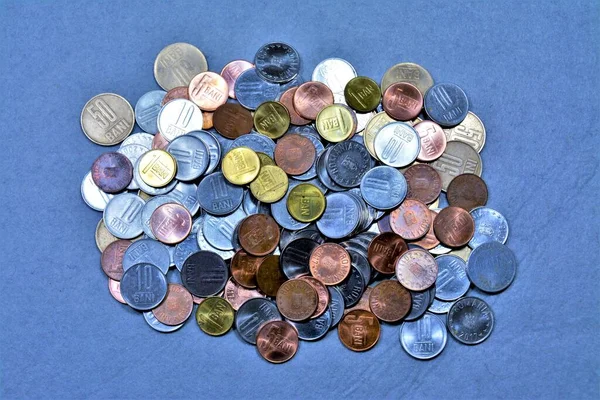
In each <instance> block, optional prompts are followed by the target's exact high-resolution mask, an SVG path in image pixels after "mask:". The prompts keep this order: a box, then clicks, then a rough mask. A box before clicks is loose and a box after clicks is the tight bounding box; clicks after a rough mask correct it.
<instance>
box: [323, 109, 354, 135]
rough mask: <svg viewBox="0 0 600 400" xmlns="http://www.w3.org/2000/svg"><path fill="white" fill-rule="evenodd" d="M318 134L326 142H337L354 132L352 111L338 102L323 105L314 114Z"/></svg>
mask: <svg viewBox="0 0 600 400" xmlns="http://www.w3.org/2000/svg"><path fill="white" fill-rule="evenodd" d="M316 127H317V131H318V132H319V135H321V137H322V138H323V139H325V140H327V141H328V142H332V143H337V142H342V141H344V140H346V139H348V138H350V137H351V136H352V135H354V133H356V125H355V124H354V122H353V117H352V112H351V111H350V110H349V109H348V108H346V107H343V106H342V105H340V104H332V105H328V106H325V107H324V108H323V109H322V110H321V111H320V112H319V113H318V114H317V116H316Z"/></svg>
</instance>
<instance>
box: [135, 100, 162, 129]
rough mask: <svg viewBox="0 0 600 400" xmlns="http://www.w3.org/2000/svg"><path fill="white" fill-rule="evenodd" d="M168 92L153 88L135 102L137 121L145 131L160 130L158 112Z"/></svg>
mask: <svg viewBox="0 0 600 400" xmlns="http://www.w3.org/2000/svg"><path fill="white" fill-rule="evenodd" d="M166 94H167V92H165V91H163V90H153V91H150V92H147V93H145V94H144V95H142V97H140V99H139V100H138V101H137V103H135V121H136V122H137V124H138V125H139V126H140V128H142V130H143V131H145V132H152V133H156V132H158V124H157V119H158V112H159V111H160V108H161V107H162V101H163V99H164V97H165V95H166Z"/></svg>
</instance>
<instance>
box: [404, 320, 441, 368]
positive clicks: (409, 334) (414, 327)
mask: <svg viewBox="0 0 600 400" xmlns="http://www.w3.org/2000/svg"><path fill="white" fill-rule="evenodd" d="M447 341H448V335H447V333H446V326H445V325H444V323H443V322H442V320H441V319H440V318H438V317H437V316H435V315H433V314H430V313H426V314H425V315H423V317H421V318H419V319H418V320H416V321H410V322H408V321H407V322H404V323H403V324H402V327H401V328H400V343H401V344H402V348H403V349H404V351H406V352H407V353H408V354H409V355H410V356H412V357H414V358H416V359H419V360H429V359H431V358H434V357H435V356H437V355H438V354H440V353H441V352H442V350H444V347H446V342H447Z"/></svg>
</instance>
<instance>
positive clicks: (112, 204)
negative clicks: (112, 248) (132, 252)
mask: <svg viewBox="0 0 600 400" xmlns="http://www.w3.org/2000/svg"><path fill="white" fill-rule="evenodd" d="M144 204H145V203H144V200H142V199H141V198H140V197H139V196H136V195H135V194H132V193H121V194H118V195H116V196H115V197H113V198H112V199H110V201H109V202H108V204H107V205H106V208H105V209H104V214H103V219H104V225H105V226H106V229H108V231H109V232H110V233H112V234H113V235H114V236H116V237H118V238H119V239H133V238H134V237H136V236H138V235H140V234H141V233H142V232H143V229H142V219H141V212H142V208H143V207H144Z"/></svg>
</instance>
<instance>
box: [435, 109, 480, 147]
mask: <svg viewBox="0 0 600 400" xmlns="http://www.w3.org/2000/svg"><path fill="white" fill-rule="evenodd" d="M444 133H445V135H446V140H447V141H451V140H457V141H459V142H463V143H466V144H468V145H469V146H471V147H472V148H473V149H475V151H477V152H478V153H479V152H481V149H483V146H484V145H485V126H483V122H481V120H480V119H479V117H478V116H477V115H475V114H474V113H473V112H471V111H469V112H468V113H467V116H466V117H465V119H464V120H463V121H462V122H461V123H460V124H458V125H456V126H454V127H452V128H445V129H444Z"/></svg>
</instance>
